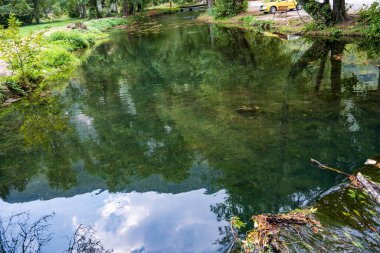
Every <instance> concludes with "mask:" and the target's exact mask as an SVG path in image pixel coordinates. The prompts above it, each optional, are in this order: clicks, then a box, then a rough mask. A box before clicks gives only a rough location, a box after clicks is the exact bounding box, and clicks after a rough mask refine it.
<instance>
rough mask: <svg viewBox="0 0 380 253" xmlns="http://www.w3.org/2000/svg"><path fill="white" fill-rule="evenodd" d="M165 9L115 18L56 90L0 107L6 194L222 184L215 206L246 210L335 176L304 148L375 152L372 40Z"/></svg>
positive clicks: (338, 159)
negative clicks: (123, 27)
mask: <svg viewBox="0 0 380 253" xmlns="http://www.w3.org/2000/svg"><path fill="white" fill-rule="evenodd" d="M161 22H164V21H161ZM165 22H166V23H164V25H163V26H160V25H159V24H160V21H159V22H158V23H157V24H153V27H156V28H155V29H154V31H153V30H152V31H149V30H146V27H144V28H142V30H141V32H138V31H135V32H133V33H128V32H125V31H117V32H114V33H113V34H112V35H111V40H110V41H109V42H107V43H104V44H101V45H100V46H98V47H97V48H96V50H95V51H94V52H93V53H92V54H91V55H90V56H89V57H88V59H87V60H86V62H85V63H84V64H83V66H82V67H81V68H80V69H79V70H78V74H77V75H76V77H74V78H72V79H71V80H70V81H69V83H68V85H67V87H66V88H65V89H64V90H62V91H60V92H59V94H57V95H56V96H53V97H51V98H44V99H42V100H38V99H37V100H33V99H31V100H29V101H25V102H24V103H22V104H20V105H19V106H17V107H15V108H14V109H13V110H8V111H6V112H3V113H2V115H1V123H0V129H1V131H0V139H1V143H0V146H1V149H0V150H1V151H0V194H1V196H2V198H3V199H5V200H7V201H8V202H13V203H18V202H25V201H31V200H35V199H46V200H48V199H54V198H57V197H60V196H67V197H68V196H74V195H78V194H80V193H85V192H91V191H93V190H96V189H104V190H109V191H111V192H122V191H126V192H131V191H137V192H148V191H156V192H161V193H181V192H189V191H192V190H197V189H202V188H204V189H206V190H207V193H208V194H211V193H216V192H218V191H219V190H225V191H226V192H227V194H228V197H227V198H226V199H225V200H224V201H222V202H219V203H216V204H213V205H212V206H211V211H212V212H213V213H215V215H216V218H217V219H218V220H228V219H229V218H230V217H231V216H233V215H240V216H243V217H244V219H245V220H248V219H249V217H250V216H251V215H252V214H257V213H262V212H283V211H288V210H293V209H294V208H298V207H302V206H305V205H307V204H309V203H310V202H312V201H314V200H315V199H316V198H317V197H318V196H320V195H321V194H322V193H323V192H325V191H326V190H328V189H330V188H331V187H333V186H334V185H336V184H337V183H339V182H341V181H342V178H340V177H338V176H336V175H332V174H331V173H328V172H324V171H319V170H317V169H315V168H313V167H311V166H310V165H309V163H308V161H309V159H310V157H314V158H317V159H319V160H321V161H323V162H325V163H328V164H329V165H331V166H334V167H338V168H344V169H346V171H347V172H351V171H352V170H353V169H354V168H357V167H358V166H359V165H360V164H362V162H363V161H364V160H365V159H366V158H367V157H368V156H373V155H375V154H376V153H378V151H379V148H380V144H379V142H378V138H379V136H380V132H379V129H380V125H379V121H378V117H379V112H380V110H379V109H380V108H379V98H380V75H379V70H380V69H379V67H378V65H379V61H378V59H379V56H378V55H376V52H377V51H376V50H374V49H373V47H374V46H373V45H368V44H365V42H362V43H359V44H353V43H351V42H349V41H331V40H322V39H317V40H306V39H298V40H290V41H280V40H278V39H276V38H271V37H264V36H262V35H261V34H257V33H251V32H242V31H239V30H235V29H226V28H221V27H216V26H211V25H203V24H197V25H194V24H193V25H190V24H189V23H188V22H189V21H181V22H182V23H181V22H178V20H177V19H176V18H172V17H170V18H167V19H165ZM237 108H252V109H250V110H251V111H250V113H238V112H237V111H236V109H237ZM333 194H338V193H333ZM339 194H344V193H339ZM332 196H333V195H332ZM342 208H344V207H342ZM347 233H349V232H347ZM349 234H350V233H349Z"/></svg>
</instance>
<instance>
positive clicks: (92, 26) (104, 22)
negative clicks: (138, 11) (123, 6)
mask: <svg viewBox="0 0 380 253" xmlns="http://www.w3.org/2000/svg"><path fill="white" fill-rule="evenodd" d="M136 16H140V15H136ZM133 18H134V19H138V18H139V17H135V16H133ZM131 20H132V16H131V18H103V19H97V20H91V21H89V22H88V23H86V24H87V27H88V29H89V30H98V31H106V30H108V29H110V28H112V27H115V26H119V25H127V24H130V23H131Z"/></svg>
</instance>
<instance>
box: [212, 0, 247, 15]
mask: <svg viewBox="0 0 380 253" xmlns="http://www.w3.org/2000/svg"><path fill="white" fill-rule="evenodd" d="M247 6H248V5H247V3H246V1H237V0H218V1H216V2H215V6H214V7H213V8H212V9H211V15H212V16H214V17H215V18H223V17H227V16H234V15H236V14H238V13H240V12H242V11H243V10H245V9H246V8H247Z"/></svg>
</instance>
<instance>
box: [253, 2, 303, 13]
mask: <svg viewBox="0 0 380 253" xmlns="http://www.w3.org/2000/svg"><path fill="white" fill-rule="evenodd" d="M281 7H282V8H283V7H287V8H288V10H294V9H297V10H301V9H302V7H301V5H300V4H299V3H297V1H295V0H273V1H270V2H267V3H264V4H263V5H261V6H260V11H262V12H264V13H275V12H276V11H277V10H278V9H279V8H281Z"/></svg>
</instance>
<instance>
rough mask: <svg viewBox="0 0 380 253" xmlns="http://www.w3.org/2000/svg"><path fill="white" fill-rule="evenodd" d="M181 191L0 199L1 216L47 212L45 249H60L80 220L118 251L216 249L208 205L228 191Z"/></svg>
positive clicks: (215, 231)
mask: <svg viewBox="0 0 380 253" xmlns="http://www.w3.org/2000/svg"><path fill="white" fill-rule="evenodd" d="M204 192H205V190H204V189H201V190H196V191H190V192H186V193H180V194H162V193H161V194H159V193H156V192H146V193H137V192H132V193H109V192H108V191H104V192H99V191H94V192H91V193H86V194H82V195H77V196H74V197H71V198H56V199H51V200H47V201H40V200H37V201H31V202H27V203H17V204H9V203H7V202H4V201H0V209H1V216H2V218H4V217H7V216H10V215H11V214H15V213H19V212H23V211H29V212H30V215H31V217H32V219H33V220H34V219H37V218H39V217H40V216H42V215H45V214H48V213H53V212H54V213H55V214H56V215H55V216H54V217H53V218H52V220H51V224H52V226H51V229H50V231H53V232H54V239H53V240H52V241H51V243H50V244H49V245H48V246H47V247H45V248H44V250H43V252H62V251H63V250H64V249H65V246H66V245H67V244H68V241H67V239H66V238H65V237H66V236H68V235H70V234H71V233H73V232H74V230H75V229H76V227H77V226H78V225H80V224H85V225H93V226H94V228H95V230H96V231H97V233H96V237H97V238H98V239H100V240H101V241H102V243H103V244H104V246H105V248H108V249H110V248H112V249H114V252H215V251H217V249H218V245H216V244H214V243H215V241H216V240H217V239H218V237H219V233H218V228H219V227H220V226H225V225H227V224H226V223H225V222H217V221H216V217H215V214H214V213H212V212H211V211H210V205H213V204H216V203H218V202H223V200H224V199H225V198H226V197H227V196H226V193H225V192H224V191H219V192H217V193H215V194H214V195H205V194H204Z"/></svg>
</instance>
